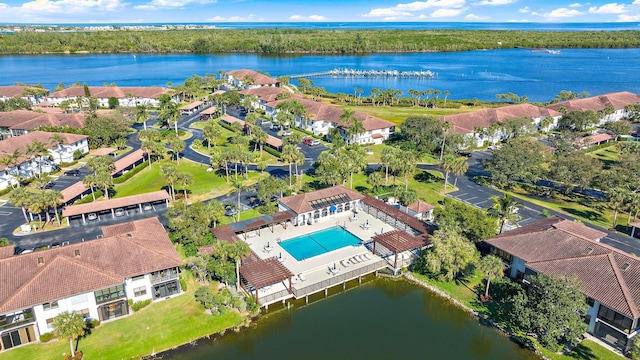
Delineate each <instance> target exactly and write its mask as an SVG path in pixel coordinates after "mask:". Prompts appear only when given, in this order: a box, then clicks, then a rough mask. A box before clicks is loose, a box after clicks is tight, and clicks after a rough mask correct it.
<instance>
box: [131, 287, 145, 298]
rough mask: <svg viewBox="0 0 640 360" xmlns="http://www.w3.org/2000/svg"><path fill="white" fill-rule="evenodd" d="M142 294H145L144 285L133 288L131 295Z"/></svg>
mask: <svg viewBox="0 0 640 360" xmlns="http://www.w3.org/2000/svg"><path fill="white" fill-rule="evenodd" d="M143 295H147V287H146V286H140V287H137V288H134V289H133V296H135V297H138V296H143Z"/></svg>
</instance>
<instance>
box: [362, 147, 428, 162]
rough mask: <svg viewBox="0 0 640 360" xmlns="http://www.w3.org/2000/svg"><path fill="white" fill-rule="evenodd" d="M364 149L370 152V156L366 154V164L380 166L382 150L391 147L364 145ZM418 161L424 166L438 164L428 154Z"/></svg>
mask: <svg viewBox="0 0 640 360" xmlns="http://www.w3.org/2000/svg"><path fill="white" fill-rule="evenodd" d="M364 147H365V149H368V151H370V152H372V154H367V162H368V163H369V164H380V163H382V161H381V160H380V157H381V156H382V150H383V149H384V148H386V147H391V146H389V145H386V144H378V145H364ZM418 161H420V162H422V163H425V164H437V163H438V160H437V159H436V158H434V157H433V156H432V155H430V154H425V155H424V156H422V157H421V158H420V159H419V160H418Z"/></svg>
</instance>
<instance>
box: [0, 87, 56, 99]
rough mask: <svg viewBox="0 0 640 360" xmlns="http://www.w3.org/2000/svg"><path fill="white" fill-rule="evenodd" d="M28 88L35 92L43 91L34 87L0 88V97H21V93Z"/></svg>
mask: <svg viewBox="0 0 640 360" xmlns="http://www.w3.org/2000/svg"><path fill="white" fill-rule="evenodd" d="M29 88H33V89H36V90H45V89H41V88H38V87H34V86H24V85H16V86H0V97H23V96H25V95H22V91H23V90H24V89H29Z"/></svg>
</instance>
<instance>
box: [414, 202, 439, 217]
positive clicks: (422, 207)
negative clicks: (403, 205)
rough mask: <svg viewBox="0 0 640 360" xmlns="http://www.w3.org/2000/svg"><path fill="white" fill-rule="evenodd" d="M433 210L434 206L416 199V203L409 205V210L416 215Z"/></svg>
mask: <svg viewBox="0 0 640 360" xmlns="http://www.w3.org/2000/svg"><path fill="white" fill-rule="evenodd" d="M435 208H436V207H435V206H433V205H431V204H429V203H428V202H426V201H422V200H420V199H418V201H416V202H414V203H413V204H411V205H409V210H413V211H415V212H416V213H418V214H421V213H424V212H427V211H431V210H433V209H435Z"/></svg>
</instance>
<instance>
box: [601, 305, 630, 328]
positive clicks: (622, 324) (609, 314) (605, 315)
mask: <svg viewBox="0 0 640 360" xmlns="http://www.w3.org/2000/svg"><path fill="white" fill-rule="evenodd" d="M598 318H599V319H602V320H605V321H606V322H607V323H608V324H609V325H613V326H615V327H617V328H618V329H620V330H623V331H624V330H626V331H628V330H629V329H631V324H632V321H631V319H629V318H628V317H626V316H624V315H622V314H620V313H618V312H616V311H615V310H612V309H609V308H608V307H606V306H604V305H602V304H600V309H599V310H598Z"/></svg>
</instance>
